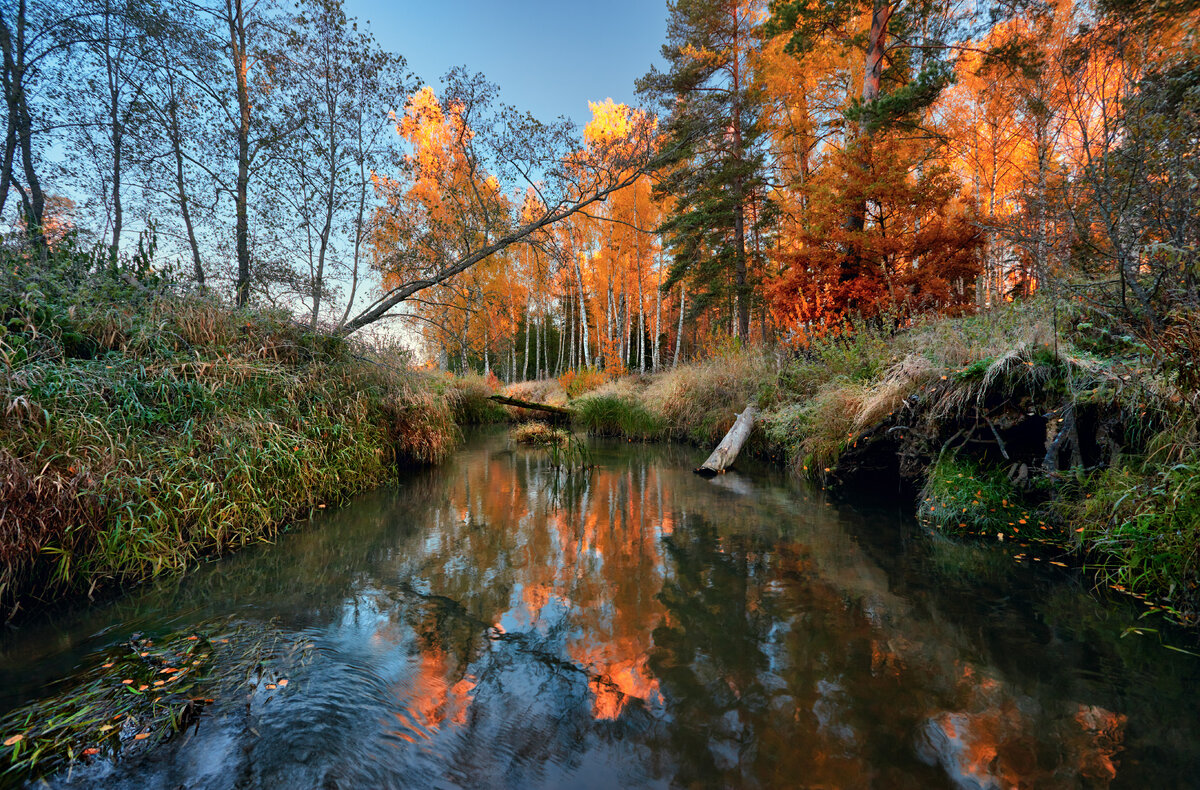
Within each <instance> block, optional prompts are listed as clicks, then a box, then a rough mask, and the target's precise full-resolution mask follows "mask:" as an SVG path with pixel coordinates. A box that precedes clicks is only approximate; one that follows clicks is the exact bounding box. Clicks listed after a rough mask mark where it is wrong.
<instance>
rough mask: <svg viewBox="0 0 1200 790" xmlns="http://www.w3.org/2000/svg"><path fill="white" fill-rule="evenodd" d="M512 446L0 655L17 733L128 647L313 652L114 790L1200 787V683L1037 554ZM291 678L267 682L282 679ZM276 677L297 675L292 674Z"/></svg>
mask: <svg viewBox="0 0 1200 790" xmlns="http://www.w3.org/2000/svg"><path fill="white" fill-rule="evenodd" d="M699 455H703V453H700V452H698V451H696V450H691V449H686V448H674V447H656V446H642V445H629V444H627V445H621V444H607V445H598V446H596V447H595V449H594V457H593V460H594V461H595V462H596V463H597V467H596V468H595V469H594V470H592V471H591V472H590V473H588V474H586V475H583V476H579V477H576V478H574V479H561V478H556V477H555V476H554V475H553V474H552V473H551V470H550V468H549V465H548V459H547V457H546V455H545V454H544V453H543V452H542V451H539V450H529V449H524V448H521V447H514V446H512V445H510V443H509V442H508V440H507V438H506V437H505V436H504V435H503V434H489V435H485V436H482V437H477V438H475V439H474V440H472V441H471V442H470V443H468V445H467V446H466V448H465V449H464V450H463V451H462V452H460V453H459V454H458V455H457V456H456V458H455V459H454V460H453V461H452V462H450V463H448V464H446V465H445V466H443V467H442V468H439V469H436V470H430V471H427V472H422V473H418V474H415V475H413V476H410V477H408V478H407V479H406V480H405V482H404V483H403V484H402V485H400V486H398V487H396V488H394V489H390V490H384V491H379V492H376V493H373V494H371V495H368V496H365V497H362V498H361V499H359V500H358V501H357V502H355V503H354V504H353V505H352V506H350V507H348V508H345V509H343V510H340V511H338V512H336V513H330V514H329V515H327V516H325V517H323V518H321V519H319V523H317V524H316V525H314V526H313V527H312V528H306V529H304V530H302V531H300V532H298V533H295V534H291V535H288V536H286V537H284V538H283V539H281V540H280V541H279V542H278V544H277V545H274V546H269V547H263V548H261V549H254V550H251V551H247V552H244V553H242V554H240V555H238V556H234V557H232V558H230V559H227V560H224V561H221V562H217V563H213V564H210V565H208V566H206V567H204V568H202V569H201V570H200V571H198V572H196V573H194V574H192V575H190V576H188V577H186V578H185V579H183V580H176V581H172V582H164V583H160V584H157V585H154V586H151V587H148V588H145V589H143V590H140V591H138V592H137V593H135V594H133V595H130V596H126V597H124V598H122V599H120V600H117V601H114V602H111V603H108V604H105V605H102V606H95V607H91V608H88V609H85V610H81V611H74V612H70V613H60V614H59V615H56V616H55V618H54V620H53V622H43V623H31V624H28V625H26V626H24V627H23V628H21V629H20V630H19V631H15V632H11V633H8V634H7V635H5V636H3V638H2V640H0V712H2V711H3V710H6V709H10V708H12V707H14V706H17V705H20V704H25V703H28V702H29V701H30V700H31V699H36V698H38V697H39V696H40V695H42V694H45V693H46V692H47V689H53V688H58V685H57V683H56V682H57V681H59V680H60V679H61V678H63V677H65V676H68V675H70V674H71V673H72V672H74V671H77V670H78V669H79V668H81V667H84V666H86V665H88V664H89V662H94V661H95V659H94V657H95V656H96V655H97V654H98V653H100V652H102V651H103V650H105V649H108V648H111V647H112V646H113V645H116V644H119V643H121V642H123V641H125V640H128V639H129V637H130V635H131V634H133V633H135V632H144V633H155V632H166V631H170V630H178V629H187V628H192V627H196V628H204V627H207V626H206V624H207V623H210V622H211V621H212V619H213V618H215V617H228V616H232V618H233V620H234V621H235V622H236V623H240V624H241V625H242V626H243V627H247V628H250V629H253V630H256V631H261V632H262V633H264V634H266V633H269V634H271V635H272V639H273V640H275V641H276V642H280V643H282V644H284V645H288V644H290V645H292V647H298V648H300V649H301V652H302V653H303V654H304V655H305V656H306V658H305V659H304V660H303V661H300V662H295V661H294V662H292V663H291V664H289V665H288V666H287V667H286V673H287V674H288V676H289V677H288V680H289V684H288V685H287V687H286V688H282V687H280V688H276V689H274V690H272V691H267V690H265V687H264V685H263V683H262V682H261V681H258V682H251V683H244V684H242V685H241V686H240V687H237V688H235V690H234V691H233V693H230V694H228V695H226V696H225V697H223V698H221V699H218V700H217V702H216V703H214V704H213V705H212V706H210V707H209V708H208V709H207V710H206V711H205V713H204V714H203V715H202V717H201V719H200V720H199V723H198V726H197V727H195V728H194V729H189V730H188V732H187V733H186V734H185V735H182V736H179V737H176V738H175V739H173V740H171V741H169V742H167V743H166V744H164V745H162V746H159V747H157V748H153V749H142V750H140V751H138V750H133V751H132V754H130V755H129V756H127V757H126V758H125V759H122V760H121V761H120V762H118V763H113V762H112V761H110V760H107V759H98V760H95V761H94V762H93V763H92V764H91V765H87V766H83V767H77V768H75V769H73V770H72V772H71V774H70V775H69V776H64V775H60V776H58V777H56V778H54V779H53V780H52V781H51V782H50V784H51V785H52V786H62V787H89V788H90V787H112V788H178V787H186V788H286V789H287V790H304V789H305V788H342V789H343V790H346V789H348V788H393V787H397V788H399V787H405V788H407V787H412V788H424V787H439V788H440V787H470V788H474V787H504V788H558V787H564V788H588V787H596V788H607V787H709V786H715V787H763V788H775V787H808V788H840V787H844V788H859V787H879V788H939V787H970V788H992V787H996V788H1009V787H1028V788H1075V787H1097V788H1100V787H1129V788H1174V787H1189V786H1197V785H1200V704H1198V702H1197V695H1196V689H1197V688H1200V686H1198V685H1197V683H1200V659H1198V658H1195V657H1193V656H1190V655H1185V654H1182V653H1178V652H1173V651H1171V650H1166V649H1164V648H1163V647H1162V646H1161V645H1160V635H1159V634H1156V633H1152V632H1148V631H1143V633H1142V634H1141V635H1138V634H1129V635H1127V636H1125V637H1122V633H1124V632H1125V631H1126V629H1127V628H1128V627H1129V626H1131V625H1140V626H1150V627H1157V626H1156V624H1154V623H1152V622H1150V621H1148V620H1142V621H1138V620H1137V619H1136V615H1137V614H1138V612H1137V610H1136V609H1133V608H1131V607H1130V606H1127V605H1124V604H1123V603H1121V602H1120V601H1108V602H1107V603H1100V602H1097V601H1096V600H1095V599H1094V598H1093V597H1091V596H1089V595H1087V594H1086V592H1085V591H1084V589H1083V582H1082V580H1081V579H1079V578H1077V575H1076V574H1075V573H1073V572H1070V571H1067V570H1064V569H1061V568H1057V567H1055V566H1050V565H1048V564H1046V563H1033V562H1027V563H1024V564H1022V563H1018V562H1015V561H1014V559H1013V555H1014V554H1016V553H1018V552H1021V551H1022V550H1021V549H1020V548H1018V547H1013V546H1009V545H997V546H984V547H980V546H967V547H964V546H959V545H955V544H953V543H950V542H946V541H943V540H937V539H933V538H930V537H928V536H926V535H924V534H923V533H922V532H921V531H920V530H918V529H916V528H914V527H912V526H911V525H906V524H905V523H903V522H902V521H901V520H900V519H899V518H897V517H896V516H895V515H894V514H891V513H889V512H887V511H886V510H880V509H874V510H873V509H871V508H870V507H868V506H867V505H866V503H864V502H862V501H855V500H853V499H852V500H851V501H850V502H849V503H841V504H837V505H834V504H831V503H829V502H827V501H825V500H824V498H823V495H822V494H820V493H819V492H812V491H809V490H807V489H805V488H804V487H802V486H801V485H799V484H797V483H793V482H790V481H788V480H786V479H785V478H784V477H783V476H782V475H781V474H780V473H777V472H773V471H770V470H765V469H761V470H754V469H752V470H750V471H749V472H747V473H742V474H730V475H726V476H723V477H720V478H717V479H716V480H713V481H705V480H702V479H700V478H698V477H696V476H694V475H692V474H691V473H690V471H688V470H689V469H690V468H691V466H693V465H694V464H695V463H696V461H697V459H698V457H699ZM269 671H270V667H268V672H269ZM279 671H284V670H279Z"/></svg>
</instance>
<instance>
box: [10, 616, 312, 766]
mask: <svg viewBox="0 0 1200 790" xmlns="http://www.w3.org/2000/svg"><path fill="white" fill-rule="evenodd" d="M311 655H312V651H311V644H309V643H307V641H306V640H303V639H297V638H294V637H285V636H284V635H283V634H282V632H280V631H279V630H278V629H275V628H273V627H272V626H271V625H270V624H264V623H254V624H249V623H236V622H233V621H231V620H213V621H208V622H204V623H200V624H197V626H196V627H194V628H191V629H189V630H186V631H179V632H168V633H163V634H158V635H149V634H134V635H133V636H131V638H130V639H129V640H128V641H126V642H124V643H122V644H120V645H116V646H114V647H111V648H109V649H106V650H104V651H101V652H99V653H97V654H95V655H93V656H91V657H89V659H88V662H87V664H86V666H85V667H84V668H83V669H81V670H80V671H78V672H76V673H75V674H74V675H72V676H71V677H68V678H65V679H63V680H60V681H58V682H57V683H56V684H55V686H54V687H53V690H52V693H50V694H49V695H48V696H46V697H44V698H42V699H39V700H37V701H36V702H33V703H30V704H27V705H24V706H22V707H20V708H17V709H16V710H13V711H10V712H9V713H8V714H6V715H5V716H4V717H3V718H0V743H2V744H3V746H0V784H9V783H12V784H17V783H20V782H24V781H29V780H32V779H36V778H38V777H41V776H48V775H50V774H53V773H56V772H58V771H61V770H63V769H65V768H67V767H68V766H70V765H71V764H72V763H75V762H78V761H86V762H90V761H92V760H111V761H117V760H120V759H125V758H128V757H129V756H131V755H132V754H135V753H137V752H139V751H141V750H142V749H145V748H150V747H152V746H154V745H155V744H158V743H161V742H162V741H164V740H166V739H168V738H170V737H172V736H173V735H175V734H176V733H178V732H181V731H182V730H184V729H186V728H187V727H188V726H189V725H190V724H191V723H193V722H195V721H197V719H198V718H199V716H200V714H201V712H202V711H203V710H204V709H205V708H206V707H207V706H209V705H211V704H213V703H216V702H218V701H221V700H229V699H231V698H232V697H234V696H236V695H239V694H247V693H249V694H254V693H260V692H262V693H276V694H280V693H285V689H287V687H288V685H289V683H290V682H291V677H290V676H291V675H292V674H293V673H295V672H297V671H298V670H299V669H300V668H302V667H303V666H304V665H305V664H306V663H307V662H308V661H309V659H310V658H311Z"/></svg>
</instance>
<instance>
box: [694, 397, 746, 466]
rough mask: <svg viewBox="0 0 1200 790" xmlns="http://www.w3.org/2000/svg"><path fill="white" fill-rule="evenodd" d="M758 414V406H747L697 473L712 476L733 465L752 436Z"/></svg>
mask: <svg viewBox="0 0 1200 790" xmlns="http://www.w3.org/2000/svg"><path fill="white" fill-rule="evenodd" d="M757 416H758V407H757V406H754V405H753V404H751V405H748V406H746V410H745V411H743V412H742V413H741V414H739V415H738V416H737V419H736V420H734V422H733V427H732V428H730V429H729V433H727V434H725V438H724V439H722V440H721V443H720V444H718V445H717V449H715V450H713V451H712V455H710V456H709V457H708V460H707V461H705V462H704V463H703V464H701V465H700V468H699V469H697V470H696V474H698V475H702V476H704V477H712V476H713V475H717V474H720V473H721V472H724V471H725V470H726V469H728V468H729V467H730V466H732V465H733V462H734V461H736V460H737V457H738V453H740V452H741V451H742V445H744V444H745V443H746V440H747V439H749V438H750V432H751V431H753V430H754V418H755V417H757Z"/></svg>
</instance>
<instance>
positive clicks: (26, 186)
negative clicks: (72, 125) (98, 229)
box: [0, 0, 82, 257]
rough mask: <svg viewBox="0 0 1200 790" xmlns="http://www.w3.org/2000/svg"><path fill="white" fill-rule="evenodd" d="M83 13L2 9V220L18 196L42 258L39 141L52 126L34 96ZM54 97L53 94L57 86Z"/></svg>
mask: <svg viewBox="0 0 1200 790" xmlns="http://www.w3.org/2000/svg"><path fill="white" fill-rule="evenodd" d="M81 17H82V14H80V13H78V12H73V11H72V10H71V9H69V8H67V7H65V6H62V5H60V4H59V3H57V2H55V1H54V0H42V1H41V2H37V3H35V4H34V6H33V10H32V13H31V11H30V8H29V6H28V3H27V0H17V3H16V7H15V8H14V7H12V6H10V5H4V6H3V7H0V55H2V56H3V71H2V72H0V77H2V79H0V82H2V84H3V88H4V105H5V131H4V148H3V152H2V154H0V217H2V216H3V215H4V207H5V205H6V203H7V200H8V196H9V192H10V191H15V192H16V193H17V195H18V197H19V199H20V202H21V219H22V223H23V224H24V226H25V230H26V233H27V234H28V237H29V240H30V244H31V246H32V248H33V250H34V252H35V253H36V254H37V255H39V257H40V256H44V255H45V252H46V238H45V236H44V234H43V230H42V225H43V222H44V217H45V211H46V194H45V192H44V190H43V188H42V179H41V173H40V172H39V167H40V164H41V162H40V154H41V145H43V144H44V143H43V142H42V140H40V139H39V137H41V136H42V135H43V134H44V133H45V132H46V131H47V129H46V128H45V127H48V126H49V124H45V123H44V120H45V119H44V118H41V117H39V113H38V110H37V109H36V108H35V107H34V104H33V101H32V99H33V97H34V96H35V95H36V94H37V92H38V90H39V89H41V88H43V87H44V86H43V85H42V82H43V77H44V75H45V73H46V71H47V69H48V68H50V67H51V66H52V65H53V64H54V60H55V58H57V57H59V56H60V55H61V54H62V53H63V52H64V51H65V50H66V49H68V48H69V47H70V46H71V45H72V44H74V43H75V42H76V41H77V40H78V32H77V28H78V24H79V21H80V18H81ZM50 91H51V93H52V94H53V93H55V90H54V88H53V87H51V88H50Z"/></svg>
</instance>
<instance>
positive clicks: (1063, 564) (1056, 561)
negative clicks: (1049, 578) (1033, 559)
mask: <svg viewBox="0 0 1200 790" xmlns="http://www.w3.org/2000/svg"><path fill="white" fill-rule="evenodd" d="M1050 564H1051V565H1057V566H1058V567H1060V568H1065V567H1067V563H1065V562H1059V561H1058V560H1050Z"/></svg>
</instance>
